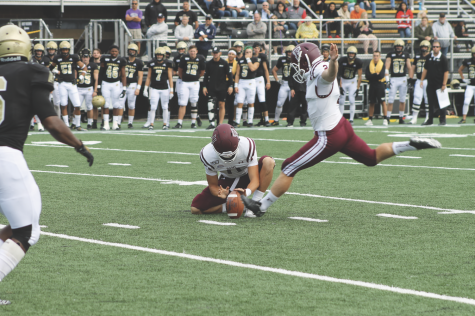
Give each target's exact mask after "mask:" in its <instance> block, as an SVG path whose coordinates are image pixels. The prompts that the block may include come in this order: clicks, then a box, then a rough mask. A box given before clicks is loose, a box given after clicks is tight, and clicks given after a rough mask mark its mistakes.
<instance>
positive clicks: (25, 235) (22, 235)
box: [10, 225, 39, 252]
mask: <svg viewBox="0 0 475 316" xmlns="http://www.w3.org/2000/svg"><path fill="white" fill-rule="evenodd" d="M32 230H33V226H32V225H28V226H25V227H20V228H16V229H12V232H13V234H12V236H11V237H10V239H12V238H14V239H16V240H18V241H19V242H20V243H21V244H22V246H23V248H24V249H25V252H26V251H28V248H30V246H31V245H30V243H29V241H30V238H31V232H32ZM38 238H39V234H38V237H37V238H36V240H35V241H34V242H33V241H32V245H34V244H35V243H36V241H38Z"/></svg>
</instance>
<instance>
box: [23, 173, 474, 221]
mask: <svg viewBox="0 0 475 316" xmlns="http://www.w3.org/2000/svg"><path fill="white" fill-rule="evenodd" d="M30 171H31V172H38V173H53V174H65V175H74V176H89V177H100V178H120V179H131V180H145V181H155V182H161V183H162V184H178V185H208V182H206V181H180V180H165V179H154V178H142V177H127V176H111V175H106V174H89V173H73V172H61V171H48V170H30ZM285 194H289V195H300V196H308V197H316V198H322V199H331V200H341V201H351V202H361V203H369V204H381V205H391V206H402V207H414V208H422V209H428V210H435V211H445V212H439V214H459V213H473V214H475V210H473V211H471V210H468V211H467V210H455V209H447V208H440V207H433V206H424V205H411V204H402V203H392V202H380V201H370V200H360V199H349V198H341V197H334V196H324V195H317V194H305V193H297V192H286V193H285Z"/></svg>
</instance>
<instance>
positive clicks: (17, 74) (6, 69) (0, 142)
mask: <svg viewBox="0 0 475 316" xmlns="http://www.w3.org/2000/svg"><path fill="white" fill-rule="evenodd" d="M4 59H9V60H12V61H13V60H15V59H16V60H18V61H13V62H8V63H2V62H0V146H8V147H11V148H14V149H18V150H21V151H23V145H24V144H25V140H26V137H27V136H28V130H29V127H30V122H31V118H32V117H33V115H35V114H36V115H38V117H39V118H40V120H44V119H45V118H47V117H49V116H53V115H56V112H55V111H54V108H53V105H52V104H51V103H50V102H44V103H42V102H34V100H32V96H31V92H32V88H40V89H45V90H46V91H48V92H51V91H53V89H54V87H53V81H54V79H53V74H52V73H51V72H50V71H49V69H47V68H46V67H44V66H41V65H39V64H36V63H31V62H28V61H27V59H26V58H24V57H16V56H15V57H9V58H4Z"/></svg>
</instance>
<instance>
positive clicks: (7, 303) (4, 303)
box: [0, 300, 12, 305]
mask: <svg viewBox="0 0 475 316" xmlns="http://www.w3.org/2000/svg"><path fill="white" fill-rule="evenodd" d="M11 303H12V302H10V301H7V300H0V305H10V304H11Z"/></svg>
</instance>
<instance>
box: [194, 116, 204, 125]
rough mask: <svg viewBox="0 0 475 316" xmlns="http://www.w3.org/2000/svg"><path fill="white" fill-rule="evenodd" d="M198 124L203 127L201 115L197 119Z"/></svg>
mask: <svg viewBox="0 0 475 316" xmlns="http://www.w3.org/2000/svg"><path fill="white" fill-rule="evenodd" d="M196 123H198V126H199V127H201V125H203V122H201V119H200V116H199V115H198V116H197V117H196Z"/></svg>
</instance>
